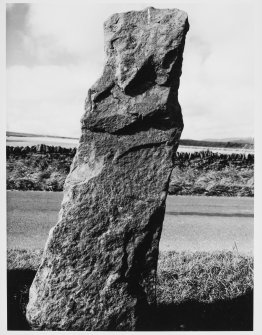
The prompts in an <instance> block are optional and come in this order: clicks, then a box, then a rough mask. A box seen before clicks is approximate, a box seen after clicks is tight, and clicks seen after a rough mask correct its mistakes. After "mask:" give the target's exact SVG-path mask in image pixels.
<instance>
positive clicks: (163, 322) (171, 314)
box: [154, 291, 253, 331]
mask: <svg viewBox="0 0 262 335" xmlns="http://www.w3.org/2000/svg"><path fill="white" fill-rule="evenodd" d="M154 314H155V316H154V319H155V320H156V321H155V325H154V330H158V331H165V330H169V331H170V330H177V331H178V330H184V331H194V330H195V331H226V330H227V331H247V330H253V292H252V291H251V292H248V293H246V294H245V295H242V296H240V297H238V298H235V299H231V300H227V301H226V300H225V301H222V300H220V301H216V302H213V303H201V302H199V301H188V302H184V303H181V304H177V305H176V304H167V305H164V304H162V305H158V306H157V308H156V309H155V312H154Z"/></svg>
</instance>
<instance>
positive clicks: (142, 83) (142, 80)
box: [125, 57, 157, 97]
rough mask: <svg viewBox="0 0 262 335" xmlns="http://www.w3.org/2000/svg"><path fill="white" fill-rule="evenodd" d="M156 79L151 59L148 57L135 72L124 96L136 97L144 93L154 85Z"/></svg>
mask: <svg viewBox="0 0 262 335" xmlns="http://www.w3.org/2000/svg"><path fill="white" fill-rule="evenodd" d="M156 77H157V75H156V71H155V66H154V64H153V60H152V57H149V58H148V59H147V60H146V62H145V63H144V64H143V65H142V66H141V68H140V69H139V70H138V71H137V73H136V75H135V77H134V78H133V79H132V80H131V81H130V83H129V84H128V85H127V86H126V88H125V94H127V95H130V96H131V97H135V96H136V95H139V94H142V93H144V92H145V91H147V90H148V89H149V88H151V87H152V86H154V85H155V80H156Z"/></svg>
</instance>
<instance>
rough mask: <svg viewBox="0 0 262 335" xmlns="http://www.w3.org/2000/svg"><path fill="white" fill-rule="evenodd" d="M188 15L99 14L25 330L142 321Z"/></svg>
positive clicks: (169, 162) (174, 134)
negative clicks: (101, 45) (94, 77)
mask: <svg viewBox="0 0 262 335" xmlns="http://www.w3.org/2000/svg"><path fill="white" fill-rule="evenodd" d="M188 27H189V26H188V21H187V15H186V13H185V12H183V11H180V10H178V9H164V10H160V9H154V8H147V9H145V10H143V11H139V12H135V11H131V12H127V13H121V14H114V15H113V16H111V17H110V18H109V19H108V20H107V21H106V22H105V26H104V29H105V43H106V48H105V49H106V55H107V61H106V64H105V67H104V72H103V75H102V76H101V78H100V79H99V80H98V81H97V82H96V83H95V84H94V85H93V87H92V88H91V89H90V90H89V94H88V98H87V100H86V106H85V114H84V116H83V118H82V135H81V138H80V143H79V147H78V150H77V153H76V156H75V158H74V161H73V163H72V166H71V170H70V173H69V175H68V177H67V180H66V183H65V188H64V199H63V202H62V207H61V211H60V214H59V220H58V223H57V224H56V226H55V227H54V228H53V229H52V230H51V231H50V235H49V238H48V241H47V244H46V247H45V252H44V256H43V259H42V263H41V265H40V267H39V269H38V272H37V275H36V277H35V279H34V282H33V284H32V286H31V289H30V297H29V304H28V306H27V318H28V321H29V322H30V324H31V326H32V328H33V329H52V330H139V329H140V330H142V329H148V328H147V327H149V326H148V324H147V319H148V315H147V313H148V307H149V306H150V304H152V303H153V302H154V294H153V293H154V290H153V288H154V278H155V274H156V268H157V259H158V244H159V239H160V235H161V229H162V222H163V218H164V213H165V200H166V195H167V190H168V184H169V179H170V175H171V172H172V168H173V164H174V158H175V152H176V148H177V146H178V141H179V138H180V135H181V131H182V129H183V120H182V115H181V108H180V105H179V103H178V99H177V96H178V87H179V77H180V75H181V66H182V54H183V49H184V43H185V35H186V33H187V30H188Z"/></svg>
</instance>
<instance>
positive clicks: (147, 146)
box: [114, 141, 166, 162]
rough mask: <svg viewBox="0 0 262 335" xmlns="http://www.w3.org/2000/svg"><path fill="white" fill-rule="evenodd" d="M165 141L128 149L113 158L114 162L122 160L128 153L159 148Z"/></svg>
mask: <svg viewBox="0 0 262 335" xmlns="http://www.w3.org/2000/svg"><path fill="white" fill-rule="evenodd" d="M165 143H166V141H162V142H152V143H145V144H141V145H137V146H135V147H132V148H129V149H128V150H126V151H124V152H122V153H121V154H120V155H118V156H117V157H115V159H114V160H115V161H116V162H118V161H119V159H121V158H123V157H124V156H126V155H128V154H129V153H130V152H135V151H138V150H140V149H146V148H153V147H159V146H160V145H162V144H165Z"/></svg>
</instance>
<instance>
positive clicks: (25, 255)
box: [7, 250, 253, 330]
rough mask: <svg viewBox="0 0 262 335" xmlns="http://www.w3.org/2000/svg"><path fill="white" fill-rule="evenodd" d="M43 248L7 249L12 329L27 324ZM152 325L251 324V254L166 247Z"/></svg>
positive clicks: (230, 327)
mask: <svg viewBox="0 0 262 335" xmlns="http://www.w3.org/2000/svg"><path fill="white" fill-rule="evenodd" d="M41 255H42V251H41V250H33V251H28V250H9V251H8V255H7V265H8V329H9V330H15V329H16V330H18V329H20V330H21V329H29V326H28V324H27V322H26V319H25V307H26V304H27V302H28V292H29V287H30V285H31V283H32V281H33V278H34V275H35V272H36V270H37V267H38V265H39V263H40V259H41ZM156 283H157V284H156V301H157V303H156V305H155V306H153V308H152V320H154V326H153V329H152V330H252V327H253V320H252V318H253V258H252V257H249V256H243V255H239V254H237V253H233V252H216V253H208V252H196V253H188V252H183V253H177V252H162V253H160V256H159V262H158V275H157V281H156Z"/></svg>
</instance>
